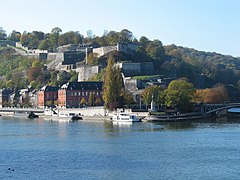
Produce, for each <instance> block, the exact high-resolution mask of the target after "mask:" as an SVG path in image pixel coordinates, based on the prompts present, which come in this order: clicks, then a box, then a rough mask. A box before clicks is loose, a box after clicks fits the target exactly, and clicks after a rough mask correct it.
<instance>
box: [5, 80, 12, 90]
mask: <svg viewBox="0 0 240 180" xmlns="http://www.w3.org/2000/svg"><path fill="white" fill-rule="evenodd" d="M6 87H7V88H13V81H12V80H8V81H7V82H6Z"/></svg>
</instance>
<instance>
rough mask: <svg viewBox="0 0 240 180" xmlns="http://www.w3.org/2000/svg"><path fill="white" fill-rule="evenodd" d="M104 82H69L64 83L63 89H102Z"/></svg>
mask: <svg viewBox="0 0 240 180" xmlns="http://www.w3.org/2000/svg"><path fill="white" fill-rule="evenodd" d="M102 88H103V82H92V81H91V82H88V81H85V82H69V83H67V84H64V85H62V87H61V89H67V90H102Z"/></svg>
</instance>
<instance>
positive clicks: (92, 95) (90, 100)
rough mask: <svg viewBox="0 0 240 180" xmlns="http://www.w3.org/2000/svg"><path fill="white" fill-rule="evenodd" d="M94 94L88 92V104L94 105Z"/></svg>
mask: <svg viewBox="0 0 240 180" xmlns="http://www.w3.org/2000/svg"><path fill="white" fill-rule="evenodd" d="M94 103H95V96H94V94H93V93H90V95H89V98H88V105H89V106H94V105H95V104H94Z"/></svg>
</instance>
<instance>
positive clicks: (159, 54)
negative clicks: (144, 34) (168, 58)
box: [145, 40, 165, 63]
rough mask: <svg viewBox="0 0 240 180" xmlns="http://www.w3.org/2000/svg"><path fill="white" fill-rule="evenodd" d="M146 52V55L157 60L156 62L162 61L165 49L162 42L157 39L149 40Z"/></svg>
mask: <svg viewBox="0 0 240 180" xmlns="http://www.w3.org/2000/svg"><path fill="white" fill-rule="evenodd" d="M145 50H146V52H147V55H148V56H149V57H150V58H151V59H153V60H154V61H156V62H158V63H162V62H163V58H164V55H165V50H164V48H163V46H162V42H161V41H159V40H154V41H151V42H149V43H148V44H147V46H146V49H145Z"/></svg>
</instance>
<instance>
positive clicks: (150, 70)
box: [141, 62, 155, 75]
mask: <svg viewBox="0 0 240 180" xmlns="http://www.w3.org/2000/svg"><path fill="white" fill-rule="evenodd" d="M141 74H144V75H153V74H155V71H154V67H153V63H152V62H143V63H141Z"/></svg>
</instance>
